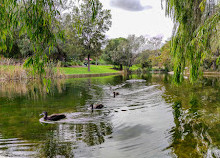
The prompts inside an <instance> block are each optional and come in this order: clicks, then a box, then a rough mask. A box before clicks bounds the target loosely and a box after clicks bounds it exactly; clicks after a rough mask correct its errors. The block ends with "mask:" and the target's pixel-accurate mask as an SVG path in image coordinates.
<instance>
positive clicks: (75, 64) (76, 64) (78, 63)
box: [61, 60, 83, 67]
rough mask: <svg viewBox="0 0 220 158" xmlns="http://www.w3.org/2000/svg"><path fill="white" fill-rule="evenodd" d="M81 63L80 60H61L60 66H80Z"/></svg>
mask: <svg viewBox="0 0 220 158" xmlns="http://www.w3.org/2000/svg"><path fill="white" fill-rule="evenodd" d="M82 65H83V63H82V62H81V61H80V60H70V61H67V62H64V61H63V62H61V66H62V67H69V66H82Z"/></svg>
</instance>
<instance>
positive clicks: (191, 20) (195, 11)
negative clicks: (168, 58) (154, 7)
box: [166, 0, 220, 83]
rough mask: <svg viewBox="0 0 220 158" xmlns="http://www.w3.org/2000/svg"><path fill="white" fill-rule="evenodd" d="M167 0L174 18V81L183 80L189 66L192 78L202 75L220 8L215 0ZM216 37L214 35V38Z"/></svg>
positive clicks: (172, 49) (168, 7) (171, 15)
mask: <svg viewBox="0 0 220 158" xmlns="http://www.w3.org/2000/svg"><path fill="white" fill-rule="evenodd" d="M210 2H212V0H211V1H208V2H207V1H206V0H166V14H167V15H168V16H170V17H172V19H173V20H174V23H175V27H174V35H173V38H172V42H171V53H172V54H173V58H174V81H175V82H176V83H180V82H181V81H182V80H183V74H184V70H185V67H186V66H188V67H189V72H190V81H191V82H194V81H195V80H196V79H197V78H198V76H199V74H201V67H200V65H201V63H202V62H203V59H204V57H205V56H206V54H207V53H210V41H211V40H210V37H212V35H213V34H215V32H216V31H217V29H216V27H217V25H219V18H220V10H219V8H218V7H217V4H215V3H214V2H215V1H214V0H213V3H212V4H211V3H210ZM212 38H214V37H212Z"/></svg>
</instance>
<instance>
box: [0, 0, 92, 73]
mask: <svg viewBox="0 0 220 158" xmlns="http://www.w3.org/2000/svg"><path fill="white" fill-rule="evenodd" d="M90 3H91V6H92V11H93V14H92V15H91V18H92V19H95V17H96V7H95V5H94V3H93V0H90ZM56 4H59V5H62V0H1V3H0V52H6V50H7V49H11V48H12V45H13V32H14V30H19V35H22V34H27V37H28V38H29V39H30V41H31V45H32V48H33V51H34V55H33V56H32V57H29V58H28V59H27V60H26V62H25V64H24V66H26V67H33V70H34V74H39V75H40V76H42V75H43V74H44V73H45V66H46V64H47V61H48V60H47V56H46V54H45V53H44V50H45V49H46V48H47V47H49V52H50V50H52V49H53V45H54V44H56V40H57V39H58V38H59V39H60V38H61V39H62V38H63V31H62V30H61V29H60V28H59V26H60V25H59V21H58V20H57V16H59V15H60V13H59V11H58V9H57V6H56ZM9 39H10V40H9Z"/></svg>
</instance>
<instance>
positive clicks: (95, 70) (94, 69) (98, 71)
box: [59, 65, 118, 75]
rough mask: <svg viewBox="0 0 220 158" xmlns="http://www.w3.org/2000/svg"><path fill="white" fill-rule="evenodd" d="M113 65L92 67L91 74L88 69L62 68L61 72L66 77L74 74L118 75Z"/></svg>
mask: <svg viewBox="0 0 220 158" xmlns="http://www.w3.org/2000/svg"><path fill="white" fill-rule="evenodd" d="M112 67H113V66H111V65H97V66H96V65H91V66H90V72H88V67H60V68H59V69H60V71H61V72H63V73H64V74H65V75H72V74H103V73H116V72H118V71H117V70H114V69H112Z"/></svg>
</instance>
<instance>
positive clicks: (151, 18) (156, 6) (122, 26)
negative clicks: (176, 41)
mask: <svg viewBox="0 0 220 158" xmlns="http://www.w3.org/2000/svg"><path fill="white" fill-rule="evenodd" d="M100 1H101V3H102V4H103V8H104V9H110V10H111V14H112V26H111V28H110V30H109V31H108V32H107V33H106V36H107V38H118V37H125V38H126V37H127V36H128V35H129V34H135V35H136V36H140V35H144V36H150V37H154V36H163V37H164V40H166V39H168V38H170V37H171V35H172V29H173V22H172V20H171V19H170V18H168V17H165V10H164V9H163V10H162V8H161V0H100Z"/></svg>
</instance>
